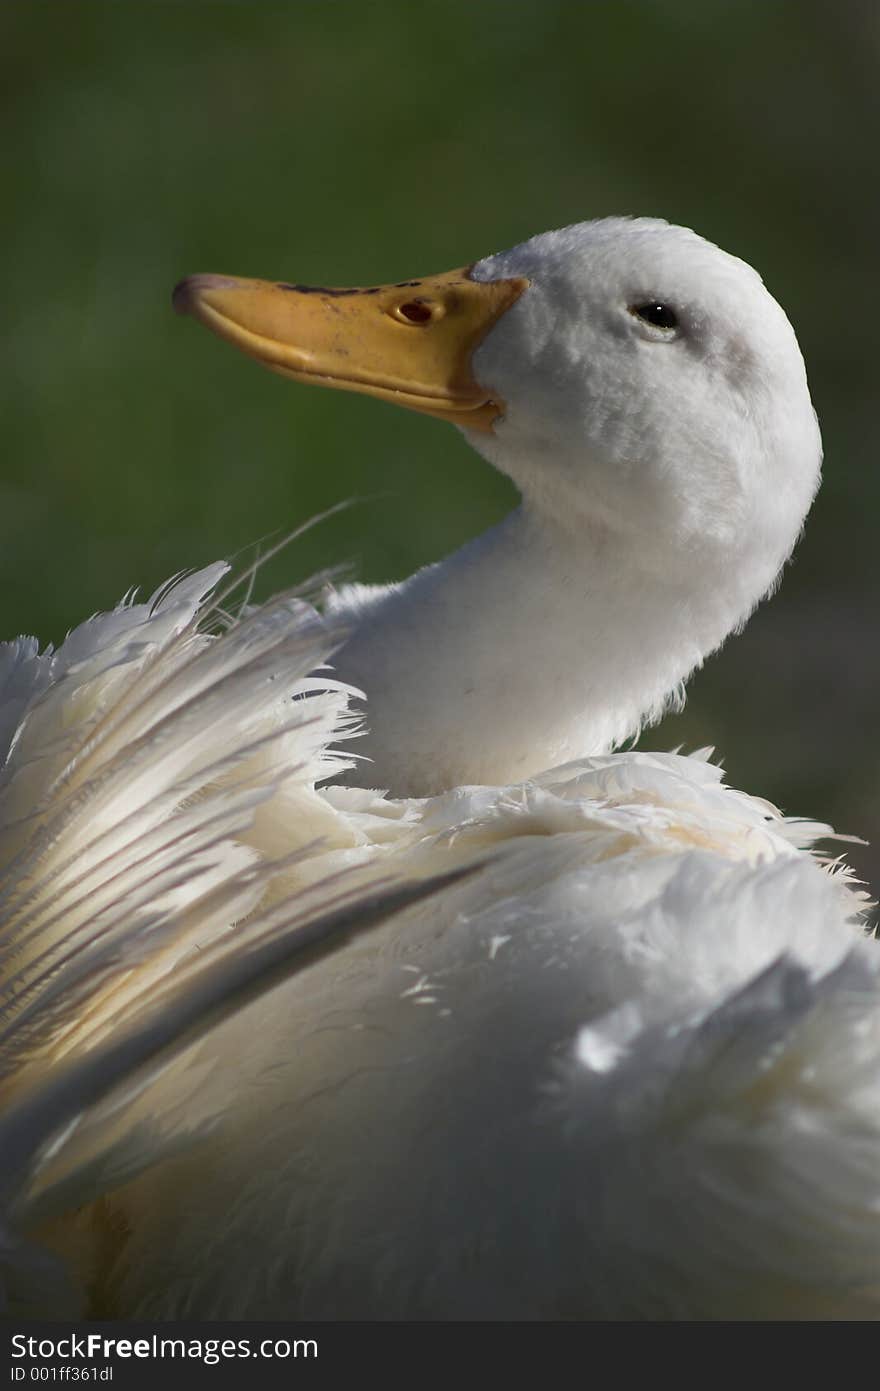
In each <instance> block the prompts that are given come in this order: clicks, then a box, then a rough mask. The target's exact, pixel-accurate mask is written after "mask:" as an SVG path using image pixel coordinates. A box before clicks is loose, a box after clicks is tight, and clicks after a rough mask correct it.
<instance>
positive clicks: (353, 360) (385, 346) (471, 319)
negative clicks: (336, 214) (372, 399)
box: [174, 266, 529, 430]
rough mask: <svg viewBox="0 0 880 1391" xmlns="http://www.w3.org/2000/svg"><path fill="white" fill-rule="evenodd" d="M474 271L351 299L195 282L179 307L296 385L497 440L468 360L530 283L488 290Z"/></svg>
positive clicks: (494, 410) (278, 287)
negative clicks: (365, 399)
mask: <svg viewBox="0 0 880 1391" xmlns="http://www.w3.org/2000/svg"><path fill="white" fill-rule="evenodd" d="M470 271H471V267H467V266H466V267H464V268H463V269H461V270H455V271H449V272H447V273H446V274H444V275H432V276H427V277H425V278H423V279H420V280H405V281H402V282H401V283H400V284H397V285H376V286H371V287H369V288H366V289H351V290H335V289H327V288H324V287H322V286H310V285H289V284H286V283H285V282H273V281H269V280H240V279H235V278H233V277H231V276H223V275H191V276H189V277H188V278H187V279H186V280H182V281H181V282H180V284H179V285H178V286H177V288H176V289H175V291H174V307H175V308H176V309H177V310H178V312H180V313H182V314H192V315H193V316H194V317H195V318H197V319H199V320H200V321H201V323H203V324H206V325H207V326H208V328H211V329H213V330H214V332H215V333H217V334H219V335H220V337H221V338H226V339H228V341H229V342H230V343H233V344H234V345H235V346H236V347H237V348H240V349H241V351H242V352H244V353H247V354H248V356H249V357H255V358H256V359H257V361H258V362H263V363H265V365H266V366H267V367H271V369H272V370H273V371H274V372H280V373H281V374H282V376H285V377H292V378H293V379H294V381H300V382H312V383H314V384H315V385H316V386H332V387H338V388H339V389H340V390H344V391H360V392H364V393H366V394H367V395H368V396H378V397H379V398H380V399H381V400H383V401H396V402H397V404H398V405H400V406H407V407H408V408H409V409H410V410H414V411H422V412H424V413H425V414H426V415H435V416H438V417H439V418H440V419H441V420H450V421H452V422H453V423H454V424H455V425H463V426H465V427H466V428H468V429H471V430H491V428H492V424H493V422H494V421H495V420H496V419H497V418H498V417H499V416H500V415H503V414H504V402H503V401H501V400H500V399H499V398H498V397H497V395H493V394H492V393H491V392H489V391H487V390H485V389H484V388H483V387H481V386H480V384H479V383H478V382H477V380H476V378H475V377H474V374H473V368H472V365H471V360H472V357H473V354H474V350H475V349H476V348H477V346H478V345H479V344H480V343H481V342H482V341H483V339H484V338H485V336H486V334H487V333H488V332H489V330H490V328H492V326H493V324H495V322H496V321H497V320H498V319H499V318H500V317H501V315H502V314H503V313H504V312H505V311H506V310H507V309H509V308H510V306H511V305H512V304H513V303H514V302H515V301H516V300H517V299H519V296H520V295H521V294H522V292H523V290H524V289H526V287H527V286H528V284H529V282H528V280H524V279H522V278H519V277H517V278H516V279H511V280H493V281H489V282H481V281H477V280H472V279H471V276H470Z"/></svg>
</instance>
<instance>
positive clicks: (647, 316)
mask: <svg viewBox="0 0 880 1391" xmlns="http://www.w3.org/2000/svg"><path fill="white" fill-rule="evenodd" d="M629 312H630V313H631V314H634V315H635V316H636V318H637V319H644V321H645V323H646V324H653V326H654V328H665V329H673V328H678V315H677V314H676V312H675V310H674V309H670V307H669V305H668V304H660V303H658V302H657V301H656V300H652V301H650V302H649V303H648V304H632V305H630V310H629Z"/></svg>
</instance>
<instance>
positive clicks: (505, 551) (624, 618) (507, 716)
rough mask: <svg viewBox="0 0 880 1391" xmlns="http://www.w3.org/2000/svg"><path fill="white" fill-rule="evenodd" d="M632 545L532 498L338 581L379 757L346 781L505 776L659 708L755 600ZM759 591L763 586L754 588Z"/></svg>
mask: <svg viewBox="0 0 880 1391" xmlns="http://www.w3.org/2000/svg"><path fill="white" fill-rule="evenodd" d="M638 551H639V547H638V544H637V543H636V542H635V541H634V540H633V538H631V537H625V536H621V535H619V534H615V533H612V532H611V531H609V530H606V529H604V528H603V527H602V526H600V525H595V524H590V523H587V524H585V523H584V520H583V518H579V519H578V524H577V527H576V528H575V527H574V526H571V527H569V526H567V525H566V524H565V522H563V521H560V520H559V519H556V518H552V519H550V518H547V516H546V515H545V514H544V513H542V512H541V511H540V510H538V509H537V508H536V507H535V506H534V505H533V504H530V503H529V502H528V501H524V502H523V503H522V505H521V506H520V507H519V508H517V510H516V511H515V512H513V513H511V515H510V516H508V517H507V518H506V519H505V520H504V521H503V522H501V523H500V524H499V525H498V526H496V527H494V528H492V530H491V531H489V532H487V533H486V534H485V535H483V536H480V537H478V538H477V539H476V540H474V541H471V542H469V543H468V544H467V545H465V546H463V547H462V548H461V550H458V551H456V552H455V553H454V554H453V555H451V556H449V557H448V558H447V559H446V560H444V561H442V562H440V563H439V564H436V565H432V566H429V567H427V568H426V569H424V570H421V571H419V572H418V573H417V574H415V575H413V576H412V578H411V579H409V580H407V581H405V582H404V583H403V584H400V585H397V586H393V587H392V588H390V589H388V590H385V591H378V593H377V592H376V591H373V592H372V594H370V595H369V596H368V597H366V598H364V597H363V592H361V597H360V598H359V597H358V596H357V595H353V596H352V597H351V599H348V600H347V599H346V598H345V596H343V600H342V603H341V605H340V607H341V609H342V612H343V615H344V616H347V617H348V618H349V620H350V621H351V623H352V635H351V637H350V638H349V639H348V641H347V642H346V644H345V646H344V647H343V648H342V649H341V651H340V652H339V654H338V655H337V658H336V660H335V661H334V665H335V666H336V668H337V670H338V673H339V675H340V676H341V677H342V679H343V680H346V681H349V682H351V683H352V684H353V685H355V686H357V687H359V688H360V689H361V690H363V691H364V692H365V693H366V696H367V709H366V714H367V725H368V730H369V732H368V734H367V735H366V737H365V738H364V739H363V740H362V741H361V740H359V741H358V742H357V744H356V745H353V746H351V747H352V750H353V751H354V752H358V753H363V754H366V755H368V756H369V758H370V759H371V760H372V765H373V766H372V767H370V766H369V765H366V766H364V765H361V766H359V768H358V769H357V770H356V771H355V772H354V773H353V774H351V775H350V777H349V780H350V781H351V782H354V783H359V784H361V785H364V784H368V785H371V786H381V787H386V788H388V789H389V790H390V791H391V792H392V793H393V794H395V795H398V796H427V795H431V794H434V793H437V792H440V791H444V790H446V789H447V788H450V787H455V786H459V785H461V784H466V783H507V782H513V781H517V780H519V779H522V778H527V777H529V776H530V775H531V774H534V773H537V772H539V771H541V770H543V769H546V768H549V767H553V766H555V765H557V764H560V763H564V762H566V761H568V760H570V759H573V758H576V757H580V756H584V755H588V754H598V753H604V752H607V751H608V750H610V749H611V748H613V747H614V746H615V745H616V744H618V743H620V742H621V741H622V740H624V739H626V738H627V737H629V736H630V735H632V734H634V733H636V732H637V731H638V729H639V727H640V725H641V724H642V723H644V722H646V721H650V720H654V719H656V718H657V717H658V716H659V715H660V714H661V713H662V711H663V709H664V708H665V706H666V705H667V704H668V702H669V699H670V697H673V696H674V695H675V694H676V693H677V692H678V691H679V690H680V686H681V683H682V682H683V681H684V679H685V678H686V677H687V676H688V674H689V673H690V672H691V671H692V670H693V669H694V668H695V667H696V666H698V665H699V664H700V662H701V661H702V659H703V658H704V656H705V655H706V654H707V653H708V652H710V651H711V650H712V649H713V648H714V647H716V646H718V644H719V643H720V642H722V641H723V639H724V637H725V636H726V634H727V633H728V632H729V631H730V629H731V628H732V627H734V626H735V624H736V623H737V622H739V621H740V620H741V619H742V618H744V617H745V614H746V613H747V612H748V610H749V608H750V607H751V602H754V600H752V601H748V600H745V599H743V598H741V597H734V596H731V594H730V592H729V583H730V582H729V579H728V580H727V581H726V582H725V585H724V586H721V585H720V584H718V583H711V582H709V583H706V582H705V578H706V577H705V576H703V580H702V582H701V579H700V578H699V577H695V576H694V573H693V567H691V569H690V570H688V569H687V567H680V573H679V574H678V576H677V577H676V578H672V579H670V578H669V577H668V576H664V577H662V578H660V577H658V575H656V574H649V573H647V572H646V570H645V568H644V566H643V565H642V564H640V562H639V555H638ZM755 597H758V596H755Z"/></svg>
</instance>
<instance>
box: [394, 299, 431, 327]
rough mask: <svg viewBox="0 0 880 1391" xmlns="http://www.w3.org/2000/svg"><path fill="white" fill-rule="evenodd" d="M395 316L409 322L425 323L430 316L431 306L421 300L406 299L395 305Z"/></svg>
mask: <svg viewBox="0 0 880 1391" xmlns="http://www.w3.org/2000/svg"><path fill="white" fill-rule="evenodd" d="M397 317H398V318H399V319H405V320H406V321H407V323H410V324H426V323H427V322H428V321H429V319H430V318H431V317H432V312H431V307H430V305H428V304H425V303H424V302H423V301H422V300H418V299H414V300H407V302H406V304H399V305H398V306H397Z"/></svg>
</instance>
